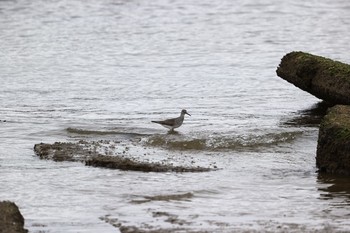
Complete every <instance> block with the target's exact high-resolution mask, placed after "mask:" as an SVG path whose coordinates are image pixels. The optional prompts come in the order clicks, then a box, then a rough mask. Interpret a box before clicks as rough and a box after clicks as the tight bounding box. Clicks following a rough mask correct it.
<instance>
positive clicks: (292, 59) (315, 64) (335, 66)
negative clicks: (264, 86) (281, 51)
mask: <svg viewBox="0 0 350 233" xmlns="http://www.w3.org/2000/svg"><path fill="white" fill-rule="evenodd" d="M276 72H277V75H278V76H279V77H281V78H283V79H285V80H286V81H288V82H290V83H292V84H294V85H295V86H297V87H299V88H300V89H302V90H304V91H307V92H309V93H310V94H312V95H314V96H316V97H317V98H320V99H323V100H325V101H327V102H330V103H333V104H347V105H349V104H350V94H349V93H350V65H348V64H345V63H342V62H339V61H333V60H331V59H328V58H325V57H321V56H316V55H313V54H309V53H304V52H291V53H288V54H287V55H285V56H284V57H283V58H282V60H281V63H280V65H279V67H278V68H277V71H276Z"/></svg>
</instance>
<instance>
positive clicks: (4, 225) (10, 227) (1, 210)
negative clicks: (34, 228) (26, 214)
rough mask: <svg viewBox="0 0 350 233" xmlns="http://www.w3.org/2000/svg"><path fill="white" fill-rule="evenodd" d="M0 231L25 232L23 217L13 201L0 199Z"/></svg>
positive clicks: (7, 232) (9, 232)
mask: <svg viewBox="0 0 350 233" xmlns="http://www.w3.org/2000/svg"><path fill="white" fill-rule="evenodd" d="M0 232H4V233H26V232H28V230H26V229H24V218H23V216H22V214H21V213H20V212H19V209H18V207H17V206H16V204H15V203H13V202H10V201H0Z"/></svg>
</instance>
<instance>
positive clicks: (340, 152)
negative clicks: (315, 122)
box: [316, 105, 350, 175]
mask: <svg viewBox="0 0 350 233" xmlns="http://www.w3.org/2000/svg"><path fill="white" fill-rule="evenodd" d="M316 165H317V167H318V168H319V170H320V171H321V172H327V173H334V174H344V175H350V106H345V105H337V106H335V107H333V108H331V109H330V110H329V112H328V114H327V115H326V116H325V117H324V119H323V121H322V123H321V125H320V131H319V136H318V145H317V155H316Z"/></svg>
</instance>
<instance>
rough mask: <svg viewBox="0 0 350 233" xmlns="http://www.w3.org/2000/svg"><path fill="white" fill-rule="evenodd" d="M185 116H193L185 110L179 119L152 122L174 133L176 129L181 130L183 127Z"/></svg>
mask: <svg viewBox="0 0 350 233" xmlns="http://www.w3.org/2000/svg"><path fill="white" fill-rule="evenodd" d="M185 114H187V115H189V116H191V115H190V114H189V113H188V112H187V111H186V110H185V109H182V111H181V114H180V116H179V117H176V118H171V119H167V120H164V121H152V122H153V123H157V124H160V125H161V126H164V127H165V128H168V129H170V131H174V129H175V128H179V127H180V126H181V125H182V122H184V119H185Z"/></svg>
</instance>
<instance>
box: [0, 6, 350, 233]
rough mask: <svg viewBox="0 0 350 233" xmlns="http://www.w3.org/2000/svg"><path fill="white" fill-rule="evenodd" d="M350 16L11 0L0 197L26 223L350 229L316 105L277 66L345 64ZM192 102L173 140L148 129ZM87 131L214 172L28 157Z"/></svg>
mask: <svg viewBox="0 0 350 233" xmlns="http://www.w3.org/2000/svg"><path fill="white" fill-rule="evenodd" d="M349 10H350V5H349V4H348V2H347V1H341V0H337V1H330V0H322V1H317V2H314V1H311V2H306V1H300V0H297V1H275V0H267V1H263V2H262V1H253V0H248V1H243V2H241V3H237V2H234V1H217V2H213V1H194V0H193V1H192V0H191V1H186V2H184V1H176V0H175V1H165V0H164V1H163V0H159V1H151V2H149V1H118V0H103V1H90V0H89V1H81V0H73V1H67V0H57V1H40V0H37V1H0V77H1V85H0V120H2V122H0V127H1V130H0V177H1V178H0V200H11V201H14V202H16V203H17V204H18V205H19V207H20V209H21V212H22V213H23V215H24V217H25V219H26V227H27V228H28V229H29V230H30V232H116V231H118V229H119V227H120V225H122V226H134V227H137V228H139V229H144V230H149V229H153V230H154V229H172V230H174V229H177V230H178V231H181V230H182V231H190V230H192V231H206V230H207V231H210V232H233V231H235V232H240V231H259V232H260V231H272V232H279V231H280V232H283V231H290V232H293V231H294V232H303V231H304V232H310V231H311V232H312V231H321V232H322V231H324V232H333V231H350V223H349V221H348V219H349V215H350V206H349V200H350V199H349V193H350V192H349V181H348V180H347V179H344V178H339V177H327V176H326V177H325V176H320V175H318V174H317V172H316V167H315V152H316V145H317V134H318V125H317V121H318V118H319V117H317V116H315V117H314V116H313V112H314V111H311V110H313V109H314V108H315V106H316V107H317V104H318V103H319V101H320V100H318V99H316V98H314V97H312V96H310V95H309V94H307V93H304V92H302V91H300V90H299V89H297V88H295V87H294V86H293V85H290V84H288V83H286V82H284V81H283V80H281V79H280V78H278V77H277V76H276V74H275V70H276V67H277V66H278V64H279V62H280V59H281V58H282V56H283V55H285V54H286V53H287V52H290V51H293V50H296V51H297V50H302V51H307V52H311V53H315V54H319V55H322V56H327V57H330V58H332V59H336V60H341V61H343V62H346V63H350V58H349V54H348V42H349V40H350V32H349V30H348V27H349V25H350V16H349V15H350V14H349ZM183 108H185V109H187V110H188V112H189V113H190V114H191V115H192V116H191V117H187V116H186V119H185V123H184V125H183V126H182V127H181V128H179V129H178V133H177V134H167V131H166V129H165V128H162V127H161V126H159V125H156V124H152V123H150V121H151V120H158V119H163V118H167V117H176V116H178V114H179V112H180V110H181V109H183ZM310 109H311V110H310ZM310 119H311V121H310ZM312 119H316V121H315V120H312ZM4 121H5V122H4ZM81 139H83V140H87V141H98V140H107V141H108V142H110V143H111V144H115V148H114V147H113V150H112V149H111V147H110V145H107V149H106V148H105V149H106V150H107V151H106V152H108V153H112V154H113V153H114V152H115V153H117V152H118V153H123V152H124V153H125V154H126V155H127V156H130V157H137V158H138V159H143V160H146V161H153V160H155V161H163V162H166V163H174V164H190V165H192V166H205V167H216V168H218V170H215V171H211V172H204V173H171V172H169V173H142V172H130V171H129V172H126V171H119V170H109V169H101V168H92V167H85V166H84V165H83V164H81V163H69V162H60V163H57V162H52V161H45V160H39V159H38V157H37V156H35V155H34V152H33V146H34V144H35V143H40V142H47V143H50V142H55V141H72V142H75V141H79V140H81ZM108 146H109V147H108ZM108 148H109V149H108ZM102 149H103V148H102ZM159 195H164V196H165V197H168V196H170V198H169V199H166V198H165V199H166V200H164V199H162V198H159V199H160V200H158V198H156V197H157V196H159ZM172 195H174V196H172ZM177 195H180V197H183V198H177V197H178V196H177ZM152 197H155V198H152ZM171 197H175V198H171Z"/></svg>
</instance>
